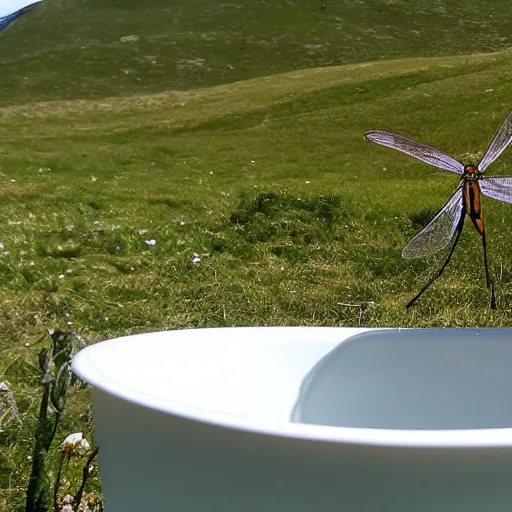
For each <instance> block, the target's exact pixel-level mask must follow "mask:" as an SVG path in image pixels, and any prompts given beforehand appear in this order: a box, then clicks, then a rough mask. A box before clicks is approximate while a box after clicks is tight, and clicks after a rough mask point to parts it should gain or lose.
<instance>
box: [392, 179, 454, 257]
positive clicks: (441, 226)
mask: <svg viewBox="0 0 512 512" xmlns="http://www.w3.org/2000/svg"><path fill="white" fill-rule="evenodd" d="M461 215H462V187H461V186H459V187H458V188H457V190H456V191H455V192H454V194H453V195H452V197H450V199H449V200H448V202H447V203H446V204H445V205H444V207H443V209H442V210H441V211H440V212H439V213H438V214H437V215H436V216H435V217H434V218H433V219H432V221H431V222H430V224H428V226H427V227H426V228H425V229H423V231H420V232H419V233H418V234H417V235H416V236H415V237H414V238H413V239H412V240H411V241H410V242H409V243H408V244H407V245H406V246H405V247H404V250H403V251H402V257H403V258H405V259H414V258H423V257H425V256H429V255H430V254H433V253H435V252H437V251H439V250H441V249H442V248H443V247H446V246H447V245H448V243H449V242H450V240H451V239H452V237H453V235H454V233H455V231H456V229H457V226H458V224H459V221H460V216H461Z"/></svg>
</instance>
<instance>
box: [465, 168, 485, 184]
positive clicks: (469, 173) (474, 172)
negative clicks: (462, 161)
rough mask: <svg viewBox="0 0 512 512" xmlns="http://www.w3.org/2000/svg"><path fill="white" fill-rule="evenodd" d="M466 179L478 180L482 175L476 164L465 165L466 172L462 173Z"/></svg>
mask: <svg viewBox="0 0 512 512" xmlns="http://www.w3.org/2000/svg"><path fill="white" fill-rule="evenodd" d="M462 176H463V178H464V179H465V180H471V181H476V180H479V179H480V178H481V176H482V173H481V172H480V171H479V170H478V167H477V166H476V165H466V166H465V167H464V174H463V175H462Z"/></svg>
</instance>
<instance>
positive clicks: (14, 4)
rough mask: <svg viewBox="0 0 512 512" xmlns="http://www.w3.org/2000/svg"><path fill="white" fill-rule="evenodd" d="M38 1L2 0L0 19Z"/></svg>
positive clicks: (0, 1)
mask: <svg viewBox="0 0 512 512" xmlns="http://www.w3.org/2000/svg"><path fill="white" fill-rule="evenodd" d="M35 1H36V0H0V18H1V17H2V16H7V15H8V14H11V13H13V12H14V11H17V10H18V9H21V8H22V7H25V6H26V5H29V4H32V3H34V2H35Z"/></svg>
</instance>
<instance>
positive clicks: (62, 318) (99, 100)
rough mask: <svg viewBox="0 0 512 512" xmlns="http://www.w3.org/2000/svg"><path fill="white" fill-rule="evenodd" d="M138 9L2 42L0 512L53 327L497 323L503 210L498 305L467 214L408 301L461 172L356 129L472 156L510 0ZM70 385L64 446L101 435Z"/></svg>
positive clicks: (14, 34) (497, 272) (111, 332)
mask: <svg viewBox="0 0 512 512" xmlns="http://www.w3.org/2000/svg"><path fill="white" fill-rule="evenodd" d="M151 4H152V7H151V8H148V7H140V5H142V3H141V2H135V1H123V2H116V3H114V2H105V1H104V2H100V1H99V0H90V1H86V0H81V1H80V0H67V1H66V2H64V1H61V0H44V2H43V5H41V6H40V7H39V8H38V9H36V10H35V11H33V12H32V13H31V14H30V15H27V16H26V17H25V18H24V19H21V20H20V21H19V22H17V23H15V24H13V25H12V26H11V27H9V28H8V29H7V30H6V31H4V32H3V33H2V34H0V75H1V77H2V80H1V85H0V140H1V145H0V182H1V187H0V212H1V218H2V222H1V223H0V243H1V244H2V245H1V246H0V296H1V301H0V322H1V327H2V336H1V337H0V351H1V353H2V356H3V357H2V358H1V360H0V381H1V380H4V381H6V382H8V383H9V385H10V387H11V389H12V391H13V392H14V395H15V396H16V398H17V400H18V405H19V408H20V410H21V412H22V414H23V417H24V420H25V425H24V427H23V428H22V429H19V428H18V427H17V426H15V425H13V424H9V425H8V426H7V427H6V428H5V431H4V432H3V433H2V432H0V511H2V510H8V511H9V512H11V511H15V510H16V511H17V510H23V499H24V487H25V486H26V482H27V477H28V471H29V461H28V460H27V457H28V456H29V455H30V442H27V440H30V436H31V429H33V426H34V423H35V412H36V408H37V400H36V398H34V396H36V395H34V392H35V391H36V390H37V386H38V382H39V375H38V372H37V365H36V363H35V360H36V354H37V351H38V350H39V348H40V346H41V339H44V337H45V336H46V337H47V335H46V333H47V330H48V329H54V328H60V329H73V330H76V331H77V332H78V333H79V334H80V335H81V336H82V337H83V338H85V339H86V340H87V341H88V342H95V341H98V340H101V339H106V338H110V337H113V336H118V335H125V334H132V333H137V332H143V331H154V330H161V329H179V328H190V327H213V326H235V325H236V326H240V325H325V326H332V325H336V326H354V325H358V324H361V325H364V326H403V327H407V326H421V327H431V326H481V327H484V326H485V327H490V326H496V327H498V326H506V325H509V324H510V320H511V308H512V287H511V285H510V281H511V278H512V245H511V244H510V240H511V237H512V205H508V204H504V203H500V202H498V201H494V200H492V199H489V198H484V206H483V209H484V217H485V222H486V226H487V231H488V249H489V258H490V267H491V272H492V275H493V277H494V279H495V282H496V295H497V302H498V310H497V311H491V310H489V307H488V306H489V293H488V290H487V289H486V288H485V281H484V274H483V269H482V265H481V263H482V253H481V246H480V237H479V236H478V234H477V233H476V232H475V230H474V229H473V227H472V226H471V223H470V222H467V224H466V228H465V231H464V233H463V235H462V238H461V242H460V246H459V247H458V249H457V251H456V253H455V256H454V258H453V260H452V263H451V265H450V267H448V269H447V271H446V273H445V275H444V276H443V277H442V278H441V279H440V280H439V281H438V282H437V283H436V284H435V285H434V286H432V288H431V289H430V290H429V291H428V292H427V293H426V294H425V295H424V297H423V298H422V299H421V300H420V302H418V304H417V305H416V306H415V307H413V308H412V309H410V310H405V308H404V305H405V304H406V303H407V301H408V300H409V299H410V298H412V296H413V295H414V294H415V293H416V292H417V291H418V290H419V289H420V288H421V286H422V285H423V283H424V282H425V281H426V280H427V279H428V278H429V277H430V275H431V274H432V273H433V272H434V271H435V270H437V268H438V266H439V265H440V264H441V262H442V260H443V257H444V256H445V254H446V252H444V251H443V252H441V253H439V254H438V255H436V256H434V257H431V258H428V259H425V260H415V261H406V260H403V259H402V257H401V250H402V248H403V246H404V245H405V244H406V243H407V241H408V240H410V239H411V238H412V236H414V235H415V234H416V233H417V232H418V231H420V230H421V228H422V227H423V226H425V225H426V224H427V223H428V222H429V221H430V220H431V218H432V217H433V216H434V215H435V213H436V212H437V211H438V210H439V209H440V208H441V207H442V206H443V205H444V203H445V201H446V200H447V199H448V198H449V196H450V194H451V192H452V191H453V190H454V189H455V187H456V185H457V183H458V180H457V177H456V176H455V175H453V174H452V173H448V172H444V171H437V170H435V169H434V168H431V167H429V166H427V165H426V164H422V163H421V162H419V161H417V160H415V159H413V158H411V157H408V156H405V155H402V154H399V153H397V152H395V151H392V150H389V149H385V148H381V147H378V146H376V145H372V144H370V143H368V142H365V141H364V140H363V134H364V133H365V132H366V131H368V130H371V129H382V130H389V131H393V132H399V133H402V134H404V135H408V136H410V137H412V138H415V139H417V140H420V141H422V142H425V143H427V144H430V145H433V146H436V147H438V148H440V149H442V150H444V151H445V152H446V153H448V154H450V155H451V156H453V157H455V158H457V159H460V160H462V161H468V160H469V161H478V158H479V157H480V156H481V154H482V152H483V151H484V149H485V148H486V146H487V144H488V142H489V141H490V139H491V137H492V136H493V134H494V132H495V131H496V129H497V128H498V127H499V125H500V124H501V122H502V121H503V120H504V119H505V117H506V116H507V115H508V113H509V112H510V110H512V108H511V106H512V101H511V100H512V94H511V87H510V85H509V84H510V80H511V76H512V53H510V52H507V51H506V49H507V48H508V47H510V44H511V40H510V34H511V33H512V31H511V28H512V22H511V21H510V17H509V16H508V12H509V4H508V3H507V2H504V1H502V2H494V3H493V6H492V11H491V10H490V7H489V6H488V4H487V3H485V2H480V1H473V0H471V1H470V0H466V1H465V2H462V1H456V2H455V1H454V2H443V1H436V2H431V1H430V2H427V1H425V2H423V1H418V2H415V5H416V7H415V9H414V10H411V9H410V7H407V5H408V3H407V2H401V1H393V0H389V1H378V0H369V1H368V2H365V3H363V2H360V3H358V2H342V3H336V5H335V4H334V2H332V4H331V2H329V1H327V2H326V9H325V10H321V9H320V3H316V2H309V3H308V5H307V7H306V6H304V5H302V4H300V5H299V3H298V2H279V1H278V2H273V3H270V2H249V0H247V1H239V2H238V3H237V4H229V5H228V4H220V3H218V4H217V3H216V2H203V1H199V0H196V1H195V2H175V3H174V4H173V7H172V8H170V7H166V6H167V5H168V3H167V2H163V1H158V2H157V1H156V0H155V1H154V2H152V3H151ZM448 4H450V6H448ZM408 9H409V10H408ZM506 14H507V15H506ZM491 15H492V16H491ZM130 35H136V36H137V37H138V38H139V39H138V40H137V41H133V40H132V41H128V42H125V43H121V42H120V38H121V37H124V36H130ZM263 41H266V42H267V43H268V44H263ZM180 63H181V64H180ZM228 65H229V66H231V67H232V68H233V69H231V67H229V66H228ZM125 71H128V72H127V73H125ZM489 174H491V175H495V174H496V175H510V176H512V150H509V151H508V152H507V153H505V154H503V155H502V156H501V157H500V158H499V160H497V162H496V163H495V164H494V165H493V166H492V167H491V168H490V170H489ZM151 240H154V241H156V243H155V244H154V245H150V244H148V243H147V242H148V241H151ZM194 254H197V255H198V256H199V259H200V261H199V262H196V263H194V262H193V258H194ZM84 393H85V392H84V391H77V392H75V393H74V394H73V396H72V397H71V403H70V409H69V412H68V414H67V415H66V417H65V418H64V423H63V426H62V429H61V431H59V435H58V436H57V437H58V438H59V440H60V439H62V437H63V436H64V435H66V434H67V433H69V432H71V431H75V430H81V431H83V432H85V433H87V434H88V436H89V437H91V430H92V424H91V418H90V411H89V405H88V401H87V394H86V393H85V394H84ZM59 436H60V437H59ZM93 485H96V486H97V485H98V483H97V482H96V483H95V482H93ZM2 503H5V507H4V508H2V506H3V505H2Z"/></svg>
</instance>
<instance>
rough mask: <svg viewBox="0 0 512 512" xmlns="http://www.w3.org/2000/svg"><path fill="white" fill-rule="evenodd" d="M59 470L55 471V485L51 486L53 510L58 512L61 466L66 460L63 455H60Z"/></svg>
mask: <svg viewBox="0 0 512 512" xmlns="http://www.w3.org/2000/svg"><path fill="white" fill-rule="evenodd" d="M60 455H61V457H60V460H59V468H58V470H57V477H56V478H55V485H54V486H53V510H54V511H55V512H59V489H60V477H61V476H62V466H63V465H64V459H65V458H66V455H67V454H65V453H61V454H60Z"/></svg>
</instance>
